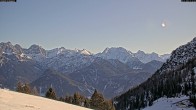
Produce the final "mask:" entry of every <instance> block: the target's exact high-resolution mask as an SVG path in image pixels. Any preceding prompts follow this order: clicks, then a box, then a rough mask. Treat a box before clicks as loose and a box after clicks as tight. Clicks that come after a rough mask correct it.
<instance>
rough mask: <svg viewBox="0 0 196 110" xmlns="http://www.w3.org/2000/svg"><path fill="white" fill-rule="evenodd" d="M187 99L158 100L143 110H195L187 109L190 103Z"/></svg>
mask: <svg viewBox="0 0 196 110" xmlns="http://www.w3.org/2000/svg"><path fill="white" fill-rule="evenodd" d="M187 99H189V98H188V97H186V96H182V97H180V98H160V99H158V100H156V101H154V102H153V105H152V106H150V107H146V108H145V109H143V110H195V108H193V107H188V105H190V102H189V100H187Z"/></svg>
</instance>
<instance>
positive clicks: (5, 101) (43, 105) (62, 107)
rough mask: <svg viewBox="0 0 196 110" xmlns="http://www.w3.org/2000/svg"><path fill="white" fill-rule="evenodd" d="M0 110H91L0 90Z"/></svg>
mask: <svg viewBox="0 0 196 110" xmlns="http://www.w3.org/2000/svg"><path fill="white" fill-rule="evenodd" d="M0 109H1V110H57V109H58V110H91V109H88V108H84V107H80V106H76V105H72V104H68V103H65V102H60V101H55V100H51V99H46V98H43V97H38V96H33V95H28V94H23V93H18V92H13V91H8V90H4V89H0Z"/></svg>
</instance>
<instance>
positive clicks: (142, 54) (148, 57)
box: [134, 50, 170, 63]
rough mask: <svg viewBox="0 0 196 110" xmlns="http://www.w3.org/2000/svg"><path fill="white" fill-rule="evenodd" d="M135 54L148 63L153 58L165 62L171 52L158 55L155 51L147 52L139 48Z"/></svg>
mask: <svg viewBox="0 0 196 110" xmlns="http://www.w3.org/2000/svg"><path fill="white" fill-rule="evenodd" d="M134 56H135V57H136V58H138V59H139V60H140V61H141V62H143V63H148V62H150V61H153V60H157V61H161V62H165V61H166V60H167V59H168V58H169V57H170V54H164V55H158V54H157V53H155V52H152V53H145V52H144V51H141V50H139V51H138V52H137V53H134Z"/></svg>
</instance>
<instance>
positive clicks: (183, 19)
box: [0, 0, 196, 54]
mask: <svg viewBox="0 0 196 110" xmlns="http://www.w3.org/2000/svg"><path fill="white" fill-rule="evenodd" d="M195 11H196V4H195V3H185V2H181V1H180V0H173V1H170V0H164V1H160V0H159V1H157V0H150V1H137V0H125V1H118V0H107V1H105V0H95V1H92V0H84V1H80V0H66V1H64V0H58V1H53V0H42V1H39V0H33V1H29V0H18V1H17V2H16V3H13V2H10V3H8V2H2V3H0V16H1V18H0V24H1V25H0V41H1V42H8V41H10V42H11V43H12V44H20V45H21V46H22V47H24V48H29V46H31V45H32V44H37V45H40V46H42V47H43V48H45V49H47V50H49V49H53V48H58V47H65V48H67V49H75V48H77V49H87V50H89V51H90V52H92V53H98V52H102V51H103V50H104V49H105V48H107V47H123V48H125V49H127V50H130V51H132V52H134V53H135V52H137V51H138V50H142V51H144V52H146V53H152V52H155V53H158V54H169V53H171V52H172V51H173V50H174V49H176V48H178V47H179V46H180V45H184V44H186V43H187V42H189V41H191V40H192V39H193V38H194V37H196V32H195V29H196V21H195V19H196V14H194V13H195Z"/></svg>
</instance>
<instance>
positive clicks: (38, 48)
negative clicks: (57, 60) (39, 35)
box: [25, 44, 46, 56]
mask: <svg viewBox="0 0 196 110" xmlns="http://www.w3.org/2000/svg"><path fill="white" fill-rule="evenodd" d="M25 53H26V54H41V55H44V56H46V50H45V49H44V48H42V47H41V46H39V45H36V44H33V45H31V46H30V47H29V48H28V49H26V51H25Z"/></svg>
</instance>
